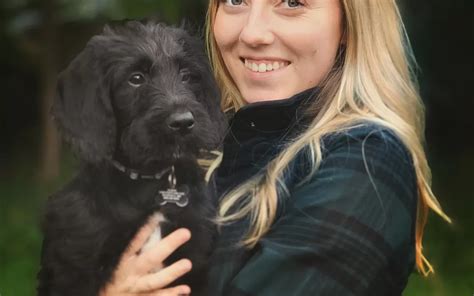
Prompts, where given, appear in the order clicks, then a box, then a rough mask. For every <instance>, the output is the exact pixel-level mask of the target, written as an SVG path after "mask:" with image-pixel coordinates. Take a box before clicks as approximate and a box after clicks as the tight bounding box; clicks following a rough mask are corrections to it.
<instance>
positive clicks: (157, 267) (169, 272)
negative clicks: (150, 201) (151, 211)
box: [100, 219, 192, 296]
mask: <svg viewBox="0 0 474 296" xmlns="http://www.w3.org/2000/svg"><path fill="white" fill-rule="evenodd" d="M157 223H158V222H157V220H156V219H151V220H150V221H149V222H148V223H147V224H145V225H144V226H143V227H142V228H141V229H140V230H139V231H138V233H137V235H136V236H135V238H134V239H133V240H132V242H131V243H130V245H129V246H128V248H127V250H126V251H125V252H124V253H123V254H122V258H121V259H120V262H119V264H118V266H117V268H116V269H115V272H114V275H113V280H112V282H110V283H109V284H107V286H106V287H105V288H104V289H103V290H102V291H101V293H100V296H132V295H140V296H176V295H182V294H184V295H186V294H190V293H191V289H190V287H189V286H186V285H181V286H176V287H171V288H166V289H165V288H164V287H166V286H167V285H169V284H170V283H172V282H173V281H175V280H176V279H178V278H179V277H181V276H183V275H184V274H185V273H187V272H189V271H190V270H191V268H192V264H191V261H190V260H188V259H181V260H179V261H177V262H175V263H174V264H172V265H170V266H167V267H164V266H163V261H164V260H165V259H166V258H167V257H168V256H169V255H170V254H172V253H173V252H174V251H175V250H176V249H177V248H178V247H180V246H181V245H182V244H184V243H185V242H187V241H188V240H189V239H190V238H191V232H190V231H189V230H187V229H185V228H181V229H178V230H176V231H174V232H173V233H171V234H169V235H168V236H166V237H165V238H163V239H162V240H160V241H159V242H158V243H156V245H155V246H153V247H152V248H150V249H148V250H146V251H144V252H142V253H139V251H140V250H141V248H142V246H143V245H144V243H145V242H146V241H147V239H148V237H149V236H150V235H151V234H152V233H153V231H154V229H155V228H156V225H157Z"/></svg>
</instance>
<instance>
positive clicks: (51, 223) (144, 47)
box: [38, 21, 225, 296]
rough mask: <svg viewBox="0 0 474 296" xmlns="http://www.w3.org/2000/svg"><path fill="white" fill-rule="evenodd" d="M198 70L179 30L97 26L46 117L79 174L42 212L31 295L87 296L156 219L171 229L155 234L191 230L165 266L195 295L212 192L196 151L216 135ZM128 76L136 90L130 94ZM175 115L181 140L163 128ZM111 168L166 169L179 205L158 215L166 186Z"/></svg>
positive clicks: (195, 51) (218, 129)
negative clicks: (181, 117)
mask: <svg viewBox="0 0 474 296" xmlns="http://www.w3.org/2000/svg"><path fill="white" fill-rule="evenodd" d="M206 61H207V58H206V56H205V53H204V51H203V49H202V45H201V41H200V40H199V39H198V38H196V37H192V36H191V35H190V34H188V33H187V32H186V30H184V29H183V28H177V27H169V26H165V25H162V24H158V23H155V22H137V21H128V22H126V23H124V24H118V25H114V26H106V27H105V28H104V31H103V33H102V34H100V35H97V36H94V37H93V38H92V39H91V40H90V41H89V42H88V44H87V46H86V47H85V49H84V50H83V51H82V52H81V53H80V54H79V55H78V56H77V57H76V58H75V59H74V60H73V61H72V62H71V64H70V65H69V67H68V68H67V69H66V70H64V71H63V72H62V73H61V74H60V76H59V81H58V87H57V96H56V99H55V102H54V105H53V108H52V113H53V116H54V118H55V121H56V123H57V125H58V128H59V129H60V131H61V132H62V135H63V136H64V138H65V140H66V141H67V142H68V143H69V144H70V145H71V146H72V148H73V150H74V151H75V152H76V153H77V155H78V156H79V158H80V159H81V160H82V162H81V163H82V165H81V169H80V171H79V173H78V175H77V176H76V177H75V178H74V179H73V180H72V181H71V182H70V183H69V184H68V185H67V186H66V187H65V188H64V189H62V190H61V191H60V192H58V193H56V194H54V195H53V196H52V197H51V198H50V199H49V200H48V203H47V205H46V209H45V215H44V221H43V232H44V241H43V249H42V258H41V269H40V272H39V274H38V280H39V286H38V295H40V296H46V295H48V296H60V295H61V296H64V295H68V296H69V295H72V296H74V295H77V296H79V295H81V296H85V295H87V296H91V295H97V294H98V291H99V290H100V289H101V288H102V287H103V286H104V285H105V284H106V283H107V282H108V281H110V280H111V277H112V274H113V271H114V269H115V267H116V265H117V263H118V261H119V259H120V256H121V254H122V253H123V251H124V250H125V248H126V246H127V245H128V244H129V242H130V240H131V239H132V238H133V236H134V235H135V233H136V232H137V230H138V229H139V228H140V226H141V225H143V224H144V223H145V222H146V220H147V218H148V217H149V216H150V215H151V214H152V213H154V212H156V211H160V212H162V213H163V214H164V215H165V217H166V218H167V219H168V220H169V222H168V223H165V224H162V225H161V226H162V227H161V229H162V235H163V236H164V235H166V234H168V233H170V232H171V231H172V230H175V229H177V228H179V227H187V228H189V229H190V230H191V232H192V239H191V240H190V241H189V242H188V243H187V244H185V246H183V247H181V248H180V249H178V251H177V252H176V253H174V254H173V255H172V256H171V257H170V258H168V259H167V260H166V261H165V264H170V263H172V262H175V261H176V260H178V259H180V258H189V259H191V261H192V262H193V270H192V272H191V273H190V274H188V275H187V276H185V277H184V278H182V280H181V281H179V283H186V284H190V285H191V287H192V289H193V295H205V284H204V283H205V282H206V281H205V277H206V270H207V267H206V260H207V256H208V254H209V252H210V250H211V248H212V236H213V234H214V230H215V228H214V225H213V224H212V222H211V221H210V219H209V218H210V217H213V216H214V206H213V204H212V200H213V198H212V197H213V194H214V191H213V190H212V188H210V187H208V186H207V185H206V184H205V182H204V172H203V171H202V169H201V168H199V166H198V165H197V162H196V157H197V153H198V151H199V149H209V150H210V149H216V148H218V146H219V143H220V142H221V139H222V136H223V132H224V128H225V120H224V116H223V114H222V112H221V110H220V106H219V93H218V90H217V86H216V84H215V82H214V80H213V78H212V73H211V70H210V67H209V65H208V63H207V62H206ZM134 73H142V74H143V76H144V77H145V80H146V83H144V84H143V85H142V86H140V87H133V86H131V85H130V84H129V83H128V80H129V78H130V76H131V75H132V74H134ZM183 73H185V74H183ZM182 110H186V111H190V112H191V113H192V114H193V116H194V119H195V126H194V128H193V129H192V130H191V131H189V132H187V133H181V132H176V131H172V130H171V129H170V128H169V127H168V126H167V124H166V120H167V118H168V117H169V116H170V115H171V114H172V113H174V112H179V111H182ZM111 159H115V160H118V161H119V162H121V163H122V164H124V165H126V166H128V167H131V168H134V169H139V170H141V171H142V172H144V173H150V174H151V173H154V172H157V171H160V170H161V169H163V168H166V167H168V166H170V165H171V164H174V165H175V168H176V176H177V180H178V186H179V185H182V184H186V185H187V186H188V187H189V188H190V203H189V205H188V206H187V207H185V208H179V207H177V206H176V205H174V204H168V205H165V206H161V207H160V206H159V205H158V204H157V201H156V200H155V198H156V195H157V193H158V190H163V189H166V188H167V187H168V181H167V180H166V178H163V180H159V181H156V180H155V181H151V180H131V179H130V178H129V177H128V176H126V175H125V174H123V173H122V172H120V171H118V170H117V169H116V168H114V167H113V166H112V165H111V164H110V160H111ZM176 284H178V283H173V285H176Z"/></svg>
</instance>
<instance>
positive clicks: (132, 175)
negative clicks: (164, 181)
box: [111, 160, 174, 180]
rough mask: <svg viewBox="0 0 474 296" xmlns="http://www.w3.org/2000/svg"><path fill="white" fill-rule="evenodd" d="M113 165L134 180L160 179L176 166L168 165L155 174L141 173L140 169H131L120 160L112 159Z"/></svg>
mask: <svg viewBox="0 0 474 296" xmlns="http://www.w3.org/2000/svg"><path fill="white" fill-rule="evenodd" d="M111 162H112V165H113V166H114V167H115V168H116V169H118V170H119V171H121V172H122V173H124V174H126V175H128V177H129V178H130V179H132V180H138V179H144V180H160V179H161V178H162V177H163V176H164V175H165V174H166V173H167V172H169V171H171V170H174V167H173V166H171V167H167V168H165V169H163V170H161V171H159V172H157V173H155V174H153V175H143V174H141V173H140V171H137V170H134V169H130V168H127V167H125V166H124V165H122V164H121V163H120V162H118V161H116V160H112V161H111Z"/></svg>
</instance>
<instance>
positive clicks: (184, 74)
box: [179, 69, 194, 82]
mask: <svg viewBox="0 0 474 296" xmlns="http://www.w3.org/2000/svg"><path fill="white" fill-rule="evenodd" d="M179 75H181V81H183V82H191V81H192V80H193V79H194V76H193V75H192V74H191V71H189V70H188V69H182V70H181V71H179Z"/></svg>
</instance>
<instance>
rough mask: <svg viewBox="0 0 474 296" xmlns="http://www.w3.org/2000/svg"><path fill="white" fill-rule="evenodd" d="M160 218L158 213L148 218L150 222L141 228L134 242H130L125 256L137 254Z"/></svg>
mask: <svg viewBox="0 0 474 296" xmlns="http://www.w3.org/2000/svg"><path fill="white" fill-rule="evenodd" d="M158 220H159V218H158V216H156V215H153V216H151V218H150V219H148V222H147V223H146V224H145V225H143V226H142V227H141V228H140V230H139V231H138V232H137V234H136V235H135V237H134V238H133V240H132V242H131V243H130V244H129V246H128V248H127V250H126V251H125V252H124V253H123V258H129V257H132V256H136V254H137V253H138V252H139V251H140V249H141V248H142V247H143V245H144V244H145V242H146V241H147V240H148V238H149V237H150V235H151V234H152V233H153V231H154V230H155V228H156V226H157V224H158Z"/></svg>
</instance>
